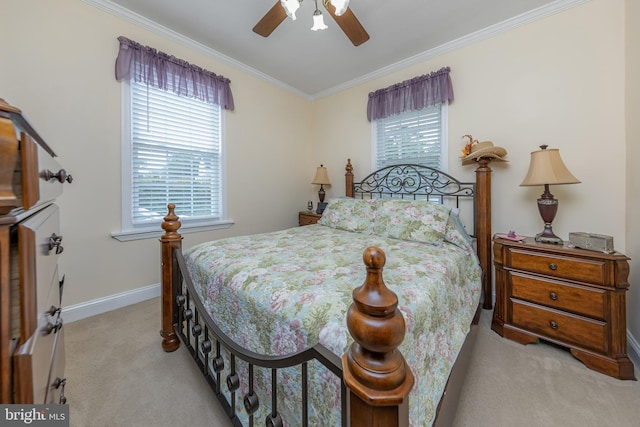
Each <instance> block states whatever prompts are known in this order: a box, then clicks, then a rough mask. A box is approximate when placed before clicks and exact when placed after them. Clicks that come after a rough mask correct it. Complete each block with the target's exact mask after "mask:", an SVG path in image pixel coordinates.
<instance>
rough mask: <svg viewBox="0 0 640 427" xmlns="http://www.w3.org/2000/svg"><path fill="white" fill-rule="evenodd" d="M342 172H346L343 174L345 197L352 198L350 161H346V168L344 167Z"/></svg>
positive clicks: (351, 168)
mask: <svg viewBox="0 0 640 427" xmlns="http://www.w3.org/2000/svg"><path fill="white" fill-rule="evenodd" d="M344 170H346V171H347V173H345V174H344V179H345V196H347V197H353V166H351V159H347V166H345V168H344Z"/></svg>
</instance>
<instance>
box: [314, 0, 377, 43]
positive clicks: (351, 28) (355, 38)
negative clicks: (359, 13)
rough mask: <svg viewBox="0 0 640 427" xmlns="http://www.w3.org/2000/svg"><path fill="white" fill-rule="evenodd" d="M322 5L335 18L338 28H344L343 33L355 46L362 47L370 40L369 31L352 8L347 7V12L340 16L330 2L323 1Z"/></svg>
mask: <svg viewBox="0 0 640 427" xmlns="http://www.w3.org/2000/svg"><path fill="white" fill-rule="evenodd" d="M322 4H323V5H324V7H325V8H326V9H327V11H328V12H329V14H330V15H331V16H333V19H335V21H336V23H337V24H338V26H339V27H340V28H342V31H344V33H345V34H346V35H347V37H349V40H351V43H353V45H354V46H360V45H361V44H362V43H364V42H366V41H367V40H369V34H367V31H366V30H365V29H364V27H363V26H362V24H361V23H360V21H358V18H356V15H354V14H353V12H352V11H351V8H350V7H347V10H346V11H345V12H344V13H343V14H342V15H340V16H338V15H336V8H335V7H334V6H333V5H332V4H331V3H330V2H329V1H328V0H323V2H322Z"/></svg>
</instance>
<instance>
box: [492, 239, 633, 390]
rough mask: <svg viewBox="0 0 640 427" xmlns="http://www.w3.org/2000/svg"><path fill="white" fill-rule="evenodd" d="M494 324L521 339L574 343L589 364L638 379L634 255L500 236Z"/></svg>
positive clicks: (576, 351)
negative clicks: (630, 293) (629, 298)
mask: <svg viewBox="0 0 640 427" xmlns="http://www.w3.org/2000/svg"><path fill="white" fill-rule="evenodd" d="M493 253H494V266H495V272H496V275H495V277H496V306H495V310H494V313H493V321H492V324H491V328H492V329H493V330H494V331H496V332H497V333H498V334H500V335H501V336H503V337H505V338H510V339H512V340H514V341H517V342H519V343H521V344H528V343H533V342H537V341H538V339H539V338H542V339H544V340H547V341H550V342H553V343H556V344H559V345H561V346H564V347H568V348H570V349H571V353H572V354H573V356H574V357H576V358H577V359H579V360H581V361H582V362H583V363H584V364H585V365H586V366H587V367H589V368H591V369H594V370H596V371H599V372H602V373H604V374H607V375H610V376H612V377H615V378H619V379H635V377H634V372H633V371H634V367H633V363H632V362H631V360H630V359H629V357H628V356H627V320H626V298H625V296H626V292H627V289H628V288H629V283H628V281H627V278H628V276H629V264H628V258H627V257H626V256H625V255H623V254H621V253H619V252H615V253H612V254H606V253H601V252H595V251H589V250H584V249H577V248H570V247H568V246H567V245H566V244H565V245H554V244H544V243H538V242H536V241H535V240H534V239H533V238H527V239H526V240H525V241H524V242H514V241H510V240H506V239H495V240H494V244H493Z"/></svg>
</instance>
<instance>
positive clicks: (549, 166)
mask: <svg viewBox="0 0 640 427" xmlns="http://www.w3.org/2000/svg"><path fill="white" fill-rule="evenodd" d="M547 147H548V146H547V145H541V146H540V148H541V149H540V150H538V151H534V152H532V153H531V163H530V164H529V171H528V172H527V176H526V177H525V178H524V181H522V184H520V185H521V186H534V185H544V193H543V194H542V195H541V196H540V198H539V199H538V211H539V212H540V216H541V217H542V221H544V230H543V231H542V232H541V233H538V234H537V235H536V241H537V242H542V243H557V244H562V239H561V238H560V237H558V236H556V235H555V234H554V233H553V229H552V227H551V223H552V222H553V219H554V218H555V216H556V212H557V211H558V200H557V199H555V198H554V197H553V194H551V193H550V192H549V185H559V184H578V183H580V181H579V180H578V178H576V177H575V176H573V175H572V174H571V172H569V169H567V167H566V166H565V164H564V162H563V161H562V158H561V157H560V151H559V150H558V149H557V148H552V149H550V150H547Z"/></svg>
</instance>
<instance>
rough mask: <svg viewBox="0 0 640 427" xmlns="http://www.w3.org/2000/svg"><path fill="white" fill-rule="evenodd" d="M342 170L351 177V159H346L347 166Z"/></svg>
mask: <svg viewBox="0 0 640 427" xmlns="http://www.w3.org/2000/svg"><path fill="white" fill-rule="evenodd" d="M344 170H346V171H347V174H351V175H353V166H352V165H351V159H347V166H345V168H344Z"/></svg>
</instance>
